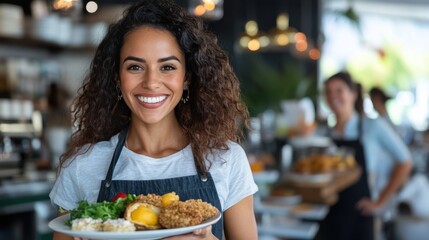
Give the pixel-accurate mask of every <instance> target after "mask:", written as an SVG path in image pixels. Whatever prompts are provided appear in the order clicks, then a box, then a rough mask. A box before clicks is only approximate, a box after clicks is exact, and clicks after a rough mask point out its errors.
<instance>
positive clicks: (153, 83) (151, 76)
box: [142, 68, 161, 89]
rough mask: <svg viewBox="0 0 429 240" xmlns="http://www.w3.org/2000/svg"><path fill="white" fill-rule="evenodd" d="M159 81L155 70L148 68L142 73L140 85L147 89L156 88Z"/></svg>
mask: <svg viewBox="0 0 429 240" xmlns="http://www.w3.org/2000/svg"><path fill="white" fill-rule="evenodd" d="M160 83H161V81H160V78H159V75H158V73H157V71H155V70H153V69H150V68H148V69H147V70H146V71H145V73H144V75H143V80H142V86H143V87H144V88H147V89H156V88H158V87H159V86H160Z"/></svg>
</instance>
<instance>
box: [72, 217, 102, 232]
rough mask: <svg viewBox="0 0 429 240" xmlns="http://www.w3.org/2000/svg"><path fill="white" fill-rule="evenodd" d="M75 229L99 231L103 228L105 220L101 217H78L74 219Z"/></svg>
mask: <svg viewBox="0 0 429 240" xmlns="http://www.w3.org/2000/svg"><path fill="white" fill-rule="evenodd" d="M71 229H72V230H73V231H84V232H99V231H102V230H103V221H102V220H101V219H92V218H78V219H74V220H73V221H72V227H71Z"/></svg>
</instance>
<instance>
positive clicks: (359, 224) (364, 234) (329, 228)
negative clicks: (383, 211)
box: [321, 119, 374, 240]
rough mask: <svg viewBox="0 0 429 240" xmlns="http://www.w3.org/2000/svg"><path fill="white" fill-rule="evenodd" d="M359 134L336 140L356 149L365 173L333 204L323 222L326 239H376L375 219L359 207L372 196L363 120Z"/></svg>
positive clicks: (342, 145) (323, 236)
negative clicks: (358, 203) (355, 137)
mask: <svg viewBox="0 0 429 240" xmlns="http://www.w3.org/2000/svg"><path fill="white" fill-rule="evenodd" d="M358 128H359V129H358V130H359V131H358V138H357V139H354V140H336V139H333V141H334V143H335V144H336V145H337V146H338V147H345V148H350V149H353V151H354V153H355V159H356V162H357V163H358V164H359V165H360V167H361V168H362V174H361V176H360V178H359V179H358V181H357V182H356V183H355V184H353V185H352V186H350V187H348V188H346V189H344V190H343V191H341V192H339V196H338V201H337V203H335V204H334V205H333V206H331V208H330V210H329V213H328V215H327V216H326V218H325V220H324V221H323V222H322V225H321V236H322V239H323V240H372V239H374V226H373V225H374V219H373V217H372V216H365V215H362V213H361V212H360V211H359V210H358V209H357V202H358V201H359V200H361V199H362V198H365V197H366V198H371V196H370V190H369V185H368V174H367V170H366V161H365V155H364V148H363V146H362V143H361V136H362V120H361V119H359V123H358Z"/></svg>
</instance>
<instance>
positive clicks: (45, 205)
mask: <svg viewBox="0 0 429 240" xmlns="http://www.w3.org/2000/svg"><path fill="white" fill-rule="evenodd" d="M30 175H31V176H32V177H31V179H29V178H26V177H20V178H16V179H7V180H1V182H0V239H14V240H21V239H30V240H33V239H34V240H44V239H52V231H51V230H50V229H49V228H48V225H47V223H48V222H49V220H50V219H52V218H53V217H54V216H55V210H54V208H53V207H52V205H51V203H50V201H49V196H48V194H49V192H50V190H51V189H52V186H53V183H54V178H55V173H53V172H37V173H36V172H33V173H31V174H30ZM36 176H37V177H36Z"/></svg>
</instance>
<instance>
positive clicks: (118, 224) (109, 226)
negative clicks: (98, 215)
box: [103, 218, 136, 232]
mask: <svg viewBox="0 0 429 240" xmlns="http://www.w3.org/2000/svg"><path fill="white" fill-rule="evenodd" d="M135 230H136V227H135V226H134V224H133V223H132V222H130V221H128V220H125V219H123V218H118V219H108V220H106V221H105V222H104V223H103V231H105V232H134V231H135Z"/></svg>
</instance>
